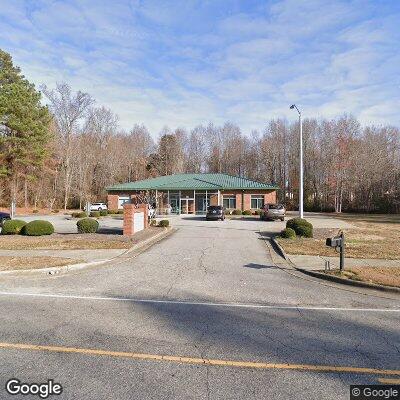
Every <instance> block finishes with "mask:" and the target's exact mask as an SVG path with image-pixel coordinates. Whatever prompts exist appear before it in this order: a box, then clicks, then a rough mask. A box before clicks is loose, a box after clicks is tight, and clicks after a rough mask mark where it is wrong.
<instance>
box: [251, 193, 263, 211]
mask: <svg viewBox="0 0 400 400" xmlns="http://www.w3.org/2000/svg"><path fill="white" fill-rule="evenodd" d="M263 207H264V196H261V195H259V194H255V195H251V208H252V209H259V208H263Z"/></svg>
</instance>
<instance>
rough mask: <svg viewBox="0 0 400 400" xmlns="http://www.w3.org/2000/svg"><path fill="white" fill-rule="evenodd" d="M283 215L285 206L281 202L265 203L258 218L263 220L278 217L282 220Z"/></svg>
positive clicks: (284, 214)
mask: <svg viewBox="0 0 400 400" xmlns="http://www.w3.org/2000/svg"><path fill="white" fill-rule="evenodd" d="M285 216H286V208H285V206H284V205H283V204H265V205H264V208H263V209H262V210H261V213H260V219H262V220H264V221H265V220H269V219H272V220H274V219H280V220H281V221H284V220H285Z"/></svg>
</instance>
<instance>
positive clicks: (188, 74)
mask: <svg viewBox="0 0 400 400" xmlns="http://www.w3.org/2000/svg"><path fill="white" fill-rule="evenodd" d="M0 32H1V33H0V47H1V48H2V49H4V50H6V51H8V52H10V53H11V54H12V56H13V57H14V60H15V63H16V64H17V65H19V66H20V67H21V68H22V70H23V72H24V74H25V75H26V76H27V77H28V79H30V80H32V81H33V82H34V83H35V84H37V85H40V84H42V83H45V84H47V85H48V86H54V85H55V83H56V82H59V81H66V82H68V83H69V84H70V85H71V86H72V87H73V89H75V90H83V91H87V92H89V93H90V94H92V95H93V96H94V97H95V99H96V101H97V104H98V105H105V106H107V107H109V108H111V109H112V110H113V111H114V112H115V113H117V114H118V115H119V118H120V120H119V121H120V126H121V127H123V128H125V129H129V128H130V127H131V126H132V125H133V124H135V123H144V124H145V125H146V126H147V127H148V128H149V129H150V131H151V132H152V134H154V135H157V134H158V132H159V131H160V130H161V128H162V127H163V126H165V125H168V126H169V127H171V128H175V127H178V126H184V127H186V128H191V127H194V126H195V125H198V124H201V123H208V122H213V123H215V124H221V123H223V122H225V121H231V122H234V123H237V124H239V126H240V127H241V128H242V130H243V131H244V132H246V133H249V132H250V131H251V130H252V129H258V130H262V128H263V127H264V126H265V122H266V121H267V120H269V119H271V118H278V117H284V118H288V119H294V118H296V115H295V114H294V113H293V111H291V110H289V105H290V104H291V103H293V102H295V103H297V104H299V106H300V108H301V109H302V110H303V113H304V115H305V116H309V117H317V118H318V117H328V118H330V117H335V116H337V115H340V114H342V113H345V112H347V113H353V114H354V115H355V116H356V117H358V118H359V119H360V121H361V122H362V123H364V124H369V123H375V124H385V123H391V124H396V125H400V112H399V110H400V75H399V72H400V45H399V43H400V1H399V0H387V1H382V0H371V1H361V0H357V1H348V0H346V1H333V0H332V1H329V0H326V1H323V0H282V1H280V0H276V1H255V0H242V1H234V0H210V1H208V0H204V1H194V0H184V1H180V0H174V1H161V0H157V1H152V0H149V1H144V0H143V1H142V0H123V1H118V0H114V1H110V0H108V1H104V0H97V1H94V0H93V1H85V0H80V1H73V0H68V1H52V0H39V1H22V0H13V1H8V0H1V7H0Z"/></svg>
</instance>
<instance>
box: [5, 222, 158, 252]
mask: <svg viewBox="0 0 400 400" xmlns="http://www.w3.org/2000/svg"><path fill="white" fill-rule="evenodd" d="M160 229H161V228H158V227H149V228H148V229H145V230H143V231H141V232H138V233H136V234H135V235H134V236H122V235H116V234H115V235H114V234H100V233H93V234H78V233H76V234H74V233H71V234H57V233H55V234H53V235H50V236H21V235H0V250H35V249H41V250H85V249H89V250H90V249H93V250H94V249H129V248H130V247H132V246H133V245H134V244H136V243H139V242H141V241H143V240H146V239H148V238H150V237H152V236H154V235H156V234H157V233H159V232H160Z"/></svg>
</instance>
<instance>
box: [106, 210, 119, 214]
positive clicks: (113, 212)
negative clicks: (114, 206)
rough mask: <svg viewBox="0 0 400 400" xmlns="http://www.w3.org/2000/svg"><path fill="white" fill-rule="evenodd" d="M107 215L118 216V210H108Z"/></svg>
mask: <svg viewBox="0 0 400 400" xmlns="http://www.w3.org/2000/svg"><path fill="white" fill-rule="evenodd" d="M108 213H109V214H118V210H108Z"/></svg>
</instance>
